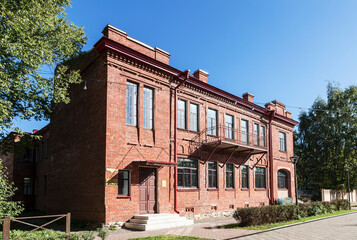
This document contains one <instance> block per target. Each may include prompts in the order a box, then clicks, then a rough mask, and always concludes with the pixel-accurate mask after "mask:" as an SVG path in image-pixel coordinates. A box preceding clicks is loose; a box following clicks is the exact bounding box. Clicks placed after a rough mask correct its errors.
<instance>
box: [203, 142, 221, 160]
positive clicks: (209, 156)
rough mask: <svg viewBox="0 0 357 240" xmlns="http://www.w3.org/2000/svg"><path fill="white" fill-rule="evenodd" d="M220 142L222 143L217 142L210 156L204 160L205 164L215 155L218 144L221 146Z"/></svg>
mask: <svg viewBox="0 0 357 240" xmlns="http://www.w3.org/2000/svg"><path fill="white" fill-rule="evenodd" d="M220 144H221V143H220V142H218V143H217V144H216V146H215V147H214V149H213V150H212V152H211V154H210V155H209V156H208V158H207V159H206V160H205V161H204V163H203V164H206V162H207V161H208V160H210V158H211V157H212V156H213V154H214V152H215V151H216V149H217V148H218V146H219V145H220Z"/></svg>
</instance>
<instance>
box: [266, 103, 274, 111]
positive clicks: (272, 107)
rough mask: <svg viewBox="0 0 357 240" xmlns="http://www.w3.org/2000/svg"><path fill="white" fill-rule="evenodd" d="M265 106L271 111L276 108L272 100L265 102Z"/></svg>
mask: <svg viewBox="0 0 357 240" xmlns="http://www.w3.org/2000/svg"><path fill="white" fill-rule="evenodd" d="M265 108H266V109H269V110H270V111H272V110H274V109H275V105H274V104H273V103H272V102H268V103H266V104H265Z"/></svg>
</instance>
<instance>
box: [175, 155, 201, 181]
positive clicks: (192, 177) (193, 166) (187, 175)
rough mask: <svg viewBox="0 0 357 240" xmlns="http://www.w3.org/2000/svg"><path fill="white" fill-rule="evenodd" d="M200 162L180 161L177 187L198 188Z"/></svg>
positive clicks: (180, 159)
mask: <svg viewBox="0 0 357 240" xmlns="http://www.w3.org/2000/svg"><path fill="white" fill-rule="evenodd" d="M197 183H198V161H197V160H192V159H183V158H179V159H178V165H177V186H178V187H181V188H197V187H198V184H197Z"/></svg>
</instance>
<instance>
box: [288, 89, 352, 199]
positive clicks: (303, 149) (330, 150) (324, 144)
mask: <svg viewBox="0 0 357 240" xmlns="http://www.w3.org/2000/svg"><path fill="white" fill-rule="evenodd" d="M299 121H300V124H299V130H298V131H297V132H296V133H295V135H296V138H295V152H296V154H297V155H299V156H300V160H299V162H298V166H297V175H298V176H299V186H301V188H302V189H303V190H304V191H305V192H307V193H310V194H312V195H313V196H314V197H315V198H319V194H320V188H327V189H347V173H346V171H345V169H344V168H345V167H346V166H349V167H350V168H351V171H350V180H351V181H350V183H351V188H352V189H356V188H357V86H355V85H353V86H350V87H348V88H346V89H345V90H341V89H340V88H338V87H337V86H335V85H333V84H331V83H329V84H328V86H327V101H324V100H322V99H321V98H317V99H316V100H315V102H314V103H313V105H312V107H311V109H310V110H309V111H307V112H302V113H301V114H300V116H299Z"/></svg>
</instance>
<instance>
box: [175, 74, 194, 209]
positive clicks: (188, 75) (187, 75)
mask: <svg viewBox="0 0 357 240" xmlns="http://www.w3.org/2000/svg"><path fill="white" fill-rule="evenodd" d="M184 73H185V75H186V76H185V79H184V80H183V81H182V82H180V83H179V84H178V85H177V86H176V87H175V89H174V162H175V163H177V89H178V88H180V87H181V86H182V85H183V84H184V83H185V82H186V81H187V80H188V79H189V78H190V70H186V71H185V72H184ZM174 179H175V180H174V211H175V212H176V213H180V212H179V211H178V210H177V165H176V166H175V171H174Z"/></svg>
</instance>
